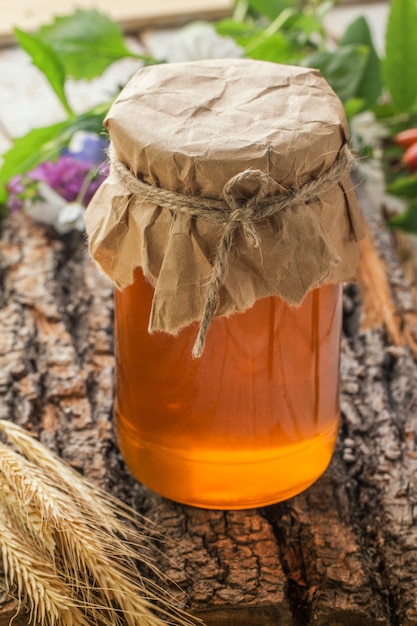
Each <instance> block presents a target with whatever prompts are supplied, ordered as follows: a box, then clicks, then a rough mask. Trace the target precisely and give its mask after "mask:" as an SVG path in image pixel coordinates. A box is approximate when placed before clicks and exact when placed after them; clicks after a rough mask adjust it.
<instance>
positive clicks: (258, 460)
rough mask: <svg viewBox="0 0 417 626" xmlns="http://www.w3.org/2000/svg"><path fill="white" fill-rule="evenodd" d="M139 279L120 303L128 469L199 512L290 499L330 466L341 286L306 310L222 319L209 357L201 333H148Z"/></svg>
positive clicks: (120, 407)
mask: <svg viewBox="0 0 417 626" xmlns="http://www.w3.org/2000/svg"><path fill="white" fill-rule="evenodd" d="M152 296H153V290H152V288H151V287H150V286H149V285H148V284H147V283H146V282H145V281H144V279H143V277H142V275H141V274H138V273H137V275H136V281H135V283H134V284H133V285H132V286H130V287H128V288H126V289H125V290H124V291H122V292H117V293H116V295H115V341H116V346H115V348H116V401H115V415H116V429H117V435H118V441H119V446H120V449H121V451H122V454H123V456H124V458H125V461H126V463H127V465H128V466H129V468H130V470H131V472H132V473H133V474H134V475H135V476H136V477H137V478H138V479H139V480H140V481H141V482H143V483H144V484H145V485H147V486H148V487H150V488H151V489H153V490H154V491H156V492H158V493H160V494H161V495H163V496H165V497H167V498H170V499H172V500H176V501H178V502H182V503H185V504H190V505H194V506H198V507H205V508H218V509H241V508H251V507H259V506H264V505H268V504H272V503H275V502H278V501H280V500H283V499H286V498H288V497H290V496H293V495H295V494H297V493H299V492H300V491H302V490H303V489H305V488H306V487H308V486H309V485H311V484H312V483H313V482H314V481H315V480H316V479H317V478H318V477H319V476H320V475H321V474H322V472H323V471H324V470H325V468H326V467H327V465H328V463H329V461H330V458H331V455H332V452H333V448H334V444H335V440H336V436H337V429H338V416H339V403H338V378H339V348H340V332H341V314H342V313H341V286H340V285H339V284H337V285H325V286H322V287H320V288H318V289H315V290H314V291H312V292H310V293H309V294H308V295H307V296H306V298H305V300H304V301H303V303H302V305H301V306H300V307H299V308H291V307H289V306H288V305H286V304H285V303H284V302H282V301H281V300H280V299H279V298H276V297H268V298H265V299H262V300H258V301H257V302H256V303H255V305H254V306H253V307H252V308H251V309H250V310H249V311H247V312H245V313H238V314H235V315H233V316H231V317H228V318H226V317H221V318H216V319H215V320H214V321H213V322H212V324H211V326H210V329H209V332H208V336H207V340H206V345H205V349H204V352H203V355H202V357H201V358H200V359H193V358H192V356H191V350H192V347H193V344H194V340H195V337H196V333H197V327H196V325H192V326H189V327H187V328H185V329H184V330H182V331H181V332H180V334H179V335H177V336H176V337H173V336H171V335H168V334H166V333H154V334H148V331H147V326H148V319H149V312H150V308H151V302H152Z"/></svg>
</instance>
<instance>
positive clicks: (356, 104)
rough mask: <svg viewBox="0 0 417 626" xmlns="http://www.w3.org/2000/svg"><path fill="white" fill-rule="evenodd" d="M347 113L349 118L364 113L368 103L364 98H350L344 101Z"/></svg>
mask: <svg viewBox="0 0 417 626" xmlns="http://www.w3.org/2000/svg"><path fill="white" fill-rule="evenodd" d="M344 107H345V113H346V117H347V118H348V120H350V119H352V117H355V115H358V114H359V113H362V111H364V110H365V109H366V108H367V107H366V103H365V101H364V100H362V98H349V99H348V100H346V101H345V102H344Z"/></svg>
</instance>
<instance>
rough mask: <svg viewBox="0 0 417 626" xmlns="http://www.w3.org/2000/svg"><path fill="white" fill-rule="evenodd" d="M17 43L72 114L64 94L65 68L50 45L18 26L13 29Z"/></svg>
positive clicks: (67, 110)
mask: <svg viewBox="0 0 417 626" xmlns="http://www.w3.org/2000/svg"><path fill="white" fill-rule="evenodd" d="M14 34H15V36H16V39H17V40H18V42H19V44H20V45H21V47H22V48H23V50H25V51H26V52H27V53H28V54H29V56H30V57H31V59H32V62H33V64H34V65H36V67H37V68H38V69H40V71H41V72H43V73H44V74H45V76H46V78H47V80H48V82H49V84H50V85H51V87H52V89H53V90H54V91H55V93H56V95H57V96H58V98H59V100H60V102H61V104H62V105H63V107H64V109H65V110H66V112H67V113H68V114H69V115H74V113H73V111H72V109H71V107H70V105H69V103H68V100H67V97H66V95H65V78H66V77H65V69H64V66H63V65H62V63H61V61H60V60H59V58H58V56H57V55H56V54H55V52H54V50H53V49H52V48H51V46H49V45H47V44H46V43H45V42H43V41H41V39H39V37H38V36H37V35H30V34H29V33H25V32H24V31H23V30H20V29H19V28H15V29H14Z"/></svg>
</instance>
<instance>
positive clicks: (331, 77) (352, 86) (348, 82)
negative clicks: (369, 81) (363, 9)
mask: <svg viewBox="0 0 417 626" xmlns="http://www.w3.org/2000/svg"><path fill="white" fill-rule="evenodd" d="M368 56H369V50H368V48H367V47H366V46H353V45H352V46H343V47H342V48H340V49H338V50H336V51H335V52H326V51H325V52H315V53H314V54H312V55H310V56H308V57H307V58H306V59H304V61H303V63H302V64H303V65H305V66H307V67H315V68H316V69H318V70H320V71H321V73H322V74H323V76H324V78H325V79H326V80H327V81H328V83H329V85H330V86H331V87H332V88H333V89H334V91H335V92H336V93H337V95H338V96H339V98H340V99H341V100H342V102H347V101H348V100H350V99H351V98H357V97H358V88H359V85H360V84H361V81H362V77H363V74H364V71H365V68H366V64H367V61H368Z"/></svg>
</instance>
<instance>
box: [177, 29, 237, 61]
mask: <svg viewBox="0 0 417 626" xmlns="http://www.w3.org/2000/svg"><path fill="white" fill-rule="evenodd" d="M242 55H243V49H242V48H241V47H240V46H238V45H237V44H236V43H235V42H234V41H233V39H231V37H221V36H220V35H218V34H217V32H216V29H215V28H214V26H213V25H212V24H209V23H208V22H192V23H191V24H188V25H187V26H185V27H184V28H182V29H181V30H180V31H178V33H177V35H176V36H175V37H174V38H173V40H172V43H171V48H170V49H169V50H168V53H167V61H168V62H169V63H180V62H183V61H201V60H204V59H227V58H238V57H241V56H242Z"/></svg>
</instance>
